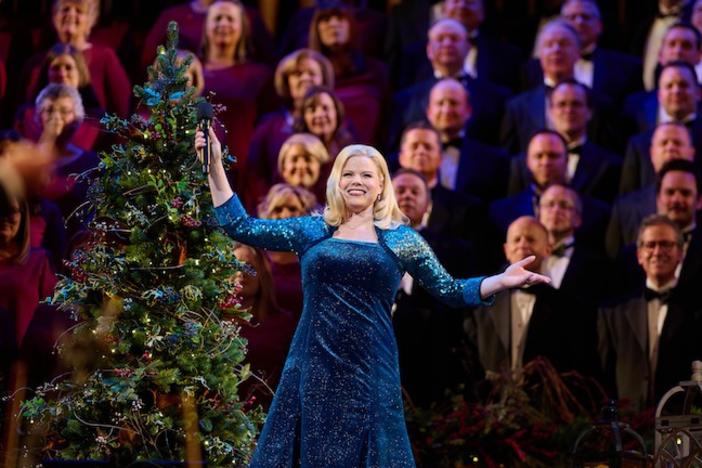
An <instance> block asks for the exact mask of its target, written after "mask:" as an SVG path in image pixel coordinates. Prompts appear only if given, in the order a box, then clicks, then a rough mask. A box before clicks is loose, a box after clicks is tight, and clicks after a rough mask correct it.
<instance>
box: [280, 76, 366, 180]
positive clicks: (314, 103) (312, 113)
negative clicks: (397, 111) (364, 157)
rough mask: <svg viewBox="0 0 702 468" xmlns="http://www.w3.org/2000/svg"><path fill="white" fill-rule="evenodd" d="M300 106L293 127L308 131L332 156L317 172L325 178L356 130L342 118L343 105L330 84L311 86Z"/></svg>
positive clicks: (296, 129)
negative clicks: (327, 86)
mask: <svg viewBox="0 0 702 468" xmlns="http://www.w3.org/2000/svg"><path fill="white" fill-rule="evenodd" d="M300 109H301V112H300V116H299V117H298V118H297V119H296V120H295V124H294V129H295V131H296V132H299V133H311V134H312V135H314V136H316V137H317V138H319V139H320V140H321V141H322V143H324V146H325V147H326V148H327V152H328V153H329V156H331V158H330V160H329V162H327V163H326V164H324V165H323V166H322V169H321V173H320V175H319V178H320V179H321V180H323V181H326V180H327V178H328V177H329V174H330V173H331V168H332V166H333V165H334V160H335V159H336V155H337V154H339V151H341V149H342V148H343V147H345V146H347V145H350V144H353V143H355V142H356V135H355V132H353V131H352V130H351V129H349V126H350V125H349V124H348V123H347V122H346V120H345V114H344V105H343V104H342V103H341V101H340V100H339V98H337V97H336V94H334V91H332V90H331V89H329V88H326V87H324V86H313V87H311V88H310V89H309V90H308V91H307V93H306V94H305V97H304V98H303V99H302V104H300Z"/></svg>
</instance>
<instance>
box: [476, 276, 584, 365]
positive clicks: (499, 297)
mask: <svg viewBox="0 0 702 468" xmlns="http://www.w3.org/2000/svg"><path fill="white" fill-rule="evenodd" d="M532 288H533V292H534V293H535V294H536V302H535V303H534V310H533V312H532V315H531V318H530V319H529V325H528V329H527V336H526V341H525V347H524V355H523V360H522V362H523V363H524V364H526V363H528V362H529V361H530V360H532V359H534V358H535V357H537V356H543V357H546V358H548V359H549V360H550V361H551V363H552V364H554V366H556V368H558V369H561V370H564V369H568V368H569V367H570V366H571V362H572V357H571V355H570V348H569V347H568V345H567V338H566V335H567V334H568V333H567V332H566V330H565V329H564V326H563V325H564V323H565V320H564V319H565V314H564V307H563V305H562V304H561V301H560V299H559V294H558V291H556V290H555V289H553V288H551V287H550V286H547V285H538V286H532ZM532 288H530V289H532ZM463 328H464V331H465V332H466V336H467V338H468V341H469V342H470V343H471V344H472V346H473V347H474V348H475V349H476V350H477V352H478V356H479V359H480V364H481V366H482V368H483V369H484V370H485V371H493V372H499V371H500V370H502V369H509V368H510V367H511V364H512V363H511V359H512V357H511V349H512V348H511V339H512V337H511V330H510V329H511V294H510V292H509V291H503V292H500V293H498V294H496V295H495V303H494V304H493V305H492V306H490V307H482V306H481V307H479V308H477V309H475V310H473V311H471V312H470V313H468V314H467V316H466V319H465V321H464V322H463Z"/></svg>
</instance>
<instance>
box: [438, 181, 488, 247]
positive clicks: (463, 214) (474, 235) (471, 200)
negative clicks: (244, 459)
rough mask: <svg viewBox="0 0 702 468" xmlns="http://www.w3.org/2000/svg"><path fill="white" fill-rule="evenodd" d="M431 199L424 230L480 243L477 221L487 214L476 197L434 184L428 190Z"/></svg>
mask: <svg viewBox="0 0 702 468" xmlns="http://www.w3.org/2000/svg"><path fill="white" fill-rule="evenodd" d="M431 200H432V209H431V214H430V215H429V220H428V223H427V227H426V229H425V231H426V232H428V233H431V234H434V235H443V236H448V237H454V238H457V239H465V240H469V241H471V242H474V243H476V245H479V244H480V242H481V241H482V240H483V239H484V227H483V226H482V225H481V224H482V223H481V221H482V220H484V219H486V217H487V210H486V208H485V205H484V204H483V203H482V201H481V200H480V199H478V198H476V197H472V196H470V195H466V194H463V193H457V192H453V191H451V190H449V189H447V188H446V187H444V186H442V185H439V184H437V185H436V186H435V187H434V188H432V189H431Z"/></svg>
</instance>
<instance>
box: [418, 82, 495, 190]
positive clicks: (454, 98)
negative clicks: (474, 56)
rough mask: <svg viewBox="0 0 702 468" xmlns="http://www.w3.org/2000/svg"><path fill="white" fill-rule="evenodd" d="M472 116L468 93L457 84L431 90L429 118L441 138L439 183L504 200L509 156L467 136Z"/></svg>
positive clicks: (439, 86)
mask: <svg viewBox="0 0 702 468" xmlns="http://www.w3.org/2000/svg"><path fill="white" fill-rule="evenodd" d="M471 115H472V107H471V104H470V99H469V95H468V91H466V89H465V88H463V86H461V84H460V83H459V82H458V81H456V80H454V79H453V78H444V79H442V80H440V81H438V82H437V83H436V84H435V85H434V86H433V87H432V89H431V92H430V93H429V103H428V105H427V110H426V118H427V120H428V121H429V122H430V123H431V125H432V126H433V127H434V128H435V129H436V130H437V131H438V132H439V135H440V136H441V145H442V149H441V164H440V169H439V179H440V183H441V185H442V186H444V187H446V188H447V189H449V190H454V191H457V192H461V193H468V194H470V195H472V196H477V197H480V198H482V199H494V198H498V197H501V196H503V195H504V187H505V184H506V182H507V169H506V168H507V163H508V157H507V154H506V153H504V152H503V151H501V150H500V149H499V148H495V147H491V146H488V145H485V144H483V143H480V142H478V141H476V140H474V139H472V138H470V137H468V136H467V135H466V131H465V129H466V128H467V126H468V124H469V122H470V119H471Z"/></svg>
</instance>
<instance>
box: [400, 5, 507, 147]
mask: <svg viewBox="0 0 702 468" xmlns="http://www.w3.org/2000/svg"><path fill="white" fill-rule="evenodd" d="M469 48H470V45H469V43H468V33H467V32H466V29H465V27H464V26H463V25H462V24H461V23H460V22H458V21H456V20H454V19H450V18H446V19H442V20H439V21H437V22H436V23H434V25H433V26H432V27H431V28H430V29H429V33H428V41H427V46H426V55H427V58H428V59H429V62H430V63H431V72H430V73H429V76H428V77H427V78H426V79H425V80H423V81H420V82H419V83H417V84H415V85H413V86H411V87H409V88H405V89H403V90H401V91H399V92H398V93H396V95H395V96H394V99H393V101H394V102H393V107H394V110H393V117H394V121H393V122H391V125H390V132H389V133H390V135H389V141H388V145H389V147H390V148H392V147H394V146H395V144H396V143H397V140H398V135H399V134H400V133H401V131H402V129H403V128H404V127H405V126H406V125H407V124H409V123H410V122H413V121H416V120H419V119H421V118H422V117H423V116H424V113H425V110H426V108H427V103H428V99H429V92H430V91H431V88H432V87H433V86H434V84H436V82H437V81H438V80H440V79H442V78H454V79H456V80H458V81H459V82H460V83H461V84H462V85H463V86H464V87H465V88H466V89H467V90H468V93H469V94H470V96H471V106H472V119H471V122H470V125H469V126H468V128H467V129H466V132H467V133H468V135H471V136H472V137H474V138H477V139H479V140H480V141H483V142H486V143H488V144H492V143H496V142H497V135H498V132H499V125H500V120H501V119H502V114H503V112H504V103H505V101H506V100H507V98H508V97H509V95H510V94H511V92H510V90H509V89H506V88H503V87H501V86H497V85H494V84H492V83H489V82H487V81H484V80H481V79H475V78H473V77H472V76H470V75H469V74H468V73H467V72H466V70H465V68H464V64H465V60H466V56H467V54H468V51H469Z"/></svg>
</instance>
